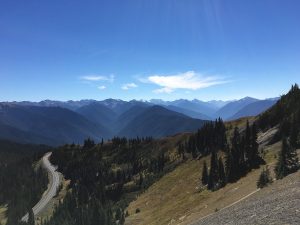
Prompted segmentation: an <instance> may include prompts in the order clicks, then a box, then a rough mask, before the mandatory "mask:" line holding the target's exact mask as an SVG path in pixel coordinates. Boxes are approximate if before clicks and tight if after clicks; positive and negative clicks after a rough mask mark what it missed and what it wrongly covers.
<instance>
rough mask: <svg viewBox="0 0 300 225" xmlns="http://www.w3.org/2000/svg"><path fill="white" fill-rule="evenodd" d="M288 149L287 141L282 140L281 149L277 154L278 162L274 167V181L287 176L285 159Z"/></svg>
mask: <svg viewBox="0 0 300 225" xmlns="http://www.w3.org/2000/svg"><path fill="white" fill-rule="evenodd" d="M288 147H289V146H288V143H287V139H286V138H283V140H282V148H281V151H280V153H279V158H278V162H277V164H276V167H275V174H276V179H282V178H283V177H285V176H286V175H287V174H288V167H287V159H286V156H287V151H288Z"/></svg>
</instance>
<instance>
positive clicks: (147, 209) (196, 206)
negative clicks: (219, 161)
mask: <svg viewBox="0 0 300 225" xmlns="http://www.w3.org/2000/svg"><path fill="white" fill-rule="evenodd" d="M280 146H281V145H280V143H276V144H274V145H272V146H268V147H266V148H265V159H266V162H267V164H269V165H272V164H273V165H274V162H275V161H276V158H277V156H276V155H277V153H278V151H279V149H280ZM204 160H206V161H207V162H209V158H208V157H206V158H203V159H201V160H189V161H187V162H185V163H184V164H182V165H180V166H178V167H177V168H176V169H175V170H174V171H172V172H170V173H169V174H167V175H165V176H164V177H162V178H161V179H160V180H159V181H157V182H156V183H155V184H153V185H152V186H151V187H150V188H149V189H148V190H147V191H146V192H145V193H143V194H141V195H140V196H138V198H137V199H136V200H135V201H133V202H131V203H130V205H129V207H128V209H127V210H128V212H129V217H127V218H126V224H127V225H135V224H147V225H154V224H159V225H163V224H189V223H190V222H192V221H194V220H196V219H199V218H201V217H203V216H205V215H208V214H210V213H213V212H215V210H219V209H222V208H224V207H226V206H228V205H230V204H232V203H233V202H235V201H238V200H239V199H240V198H242V197H244V196H246V195H248V194H249V193H251V192H253V191H255V190H256V189H257V188H256V181H257V179H258V176H259V174H260V172H261V170H262V168H263V167H261V168H259V169H256V170H252V171H251V172H250V173H249V174H248V175H247V176H246V177H243V178H241V179H240V180H239V181H238V182H236V183H233V184H227V185H226V186H225V187H224V188H222V189H220V190H218V191H215V192H211V191H207V190H203V189H202V187H201V183H200V176H201V170H202V165H203V162H204ZM136 209H140V213H135V211H136Z"/></svg>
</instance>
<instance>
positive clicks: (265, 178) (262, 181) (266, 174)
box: [257, 167, 272, 188]
mask: <svg viewBox="0 0 300 225" xmlns="http://www.w3.org/2000/svg"><path fill="white" fill-rule="evenodd" d="M270 183H272V178H271V176H270V170H269V168H268V167H267V168H266V170H265V169H263V171H262V172H261V174H260V176H259V178H258V181H257V187H258V188H263V187H265V186H267V185H268V184H270Z"/></svg>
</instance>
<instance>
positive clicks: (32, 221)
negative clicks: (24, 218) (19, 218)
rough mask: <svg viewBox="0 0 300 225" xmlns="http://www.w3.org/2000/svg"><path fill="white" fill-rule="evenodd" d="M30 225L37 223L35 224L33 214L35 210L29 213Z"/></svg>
mask: <svg viewBox="0 0 300 225" xmlns="http://www.w3.org/2000/svg"><path fill="white" fill-rule="evenodd" d="M27 224H28V225H34V224H35V222H34V214H33V210H32V209H30V210H29V211H28V222H27Z"/></svg>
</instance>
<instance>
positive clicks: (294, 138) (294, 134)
mask: <svg viewBox="0 0 300 225" xmlns="http://www.w3.org/2000/svg"><path fill="white" fill-rule="evenodd" d="M291 125H292V128H291V135H290V144H291V146H292V148H297V147H298V135H299V128H298V124H297V121H296V119H295V116H294V117H293V122H292V124H291Z"/></svg>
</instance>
